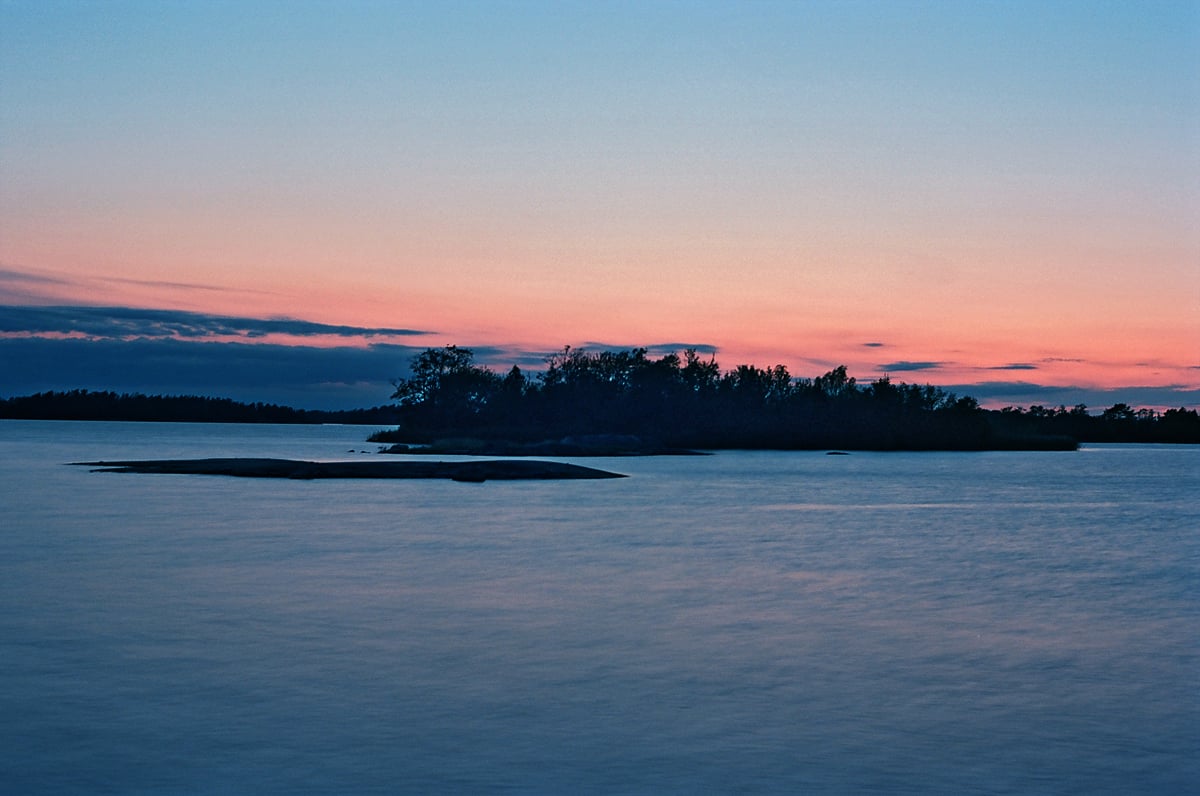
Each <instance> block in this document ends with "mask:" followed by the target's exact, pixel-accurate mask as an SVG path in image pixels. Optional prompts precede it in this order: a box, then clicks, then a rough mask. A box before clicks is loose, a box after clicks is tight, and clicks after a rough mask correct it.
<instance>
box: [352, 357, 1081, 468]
mask: <svg viewBox="0 0 1200 796" xmlns="http://www.w3.org/2000/svg"><path fill="white" fill-rule="evenodd" d="M411 369H412V375H411V376H410V377H409V378H407V379H402V380H397V381H396V382H394V384H395V387H396V391H395V393H394V394H393V396H392V397H393V399H395V400H397V401H398V406H399V411H400V413H401V420H400V424H399V428H398V429H396V431H394V432H387V433H384V434H381V435H376V437H375V438H374V439H376V440H378V441H396V442H413V443H421V442H433V441H435V440H439V439H445V438H447V437H476V438H480V439H505V440H516V441H533V440H545V439H556V438H563V437H581V436H589V435H628V436H635V437H638V438H640V439H643V440H645V441H646V442H647V444H649V445H653V446H655V447H659V446H665V447H678V448H709V449H714V448H756V449H772V448H774V449H820V448H858V449H873V450H930V449H937V450H983V449H996V448H1023V449H1044V448H1045V449H1073V448H1074V447H1076V442H1075V439H1074V438H1072V437H1070V436H1068V435H1059V434H1056V433H1052V432H1048V431H1046V430H1043V429H1041V428H1033V427H1028V428H1027V427H1017V426H1012V427H1004V426H1000V425H997V424H994V423H992V422H991V420H990V413H989V412H987V411H985V410H983V409H981V408H980V407H979V405H978V403H977V402H976V401H975V399H974V398H970V397H958V396H956V395H954V394H953V393H949V392H946V391H945V390H942V389H941V388H938V387H933V386H930V385H924V386H919V385H912V384H903V383H901V384H895V383H893V382H892V381H891V380H890V379H888V378H886V377H885V378H881V379H877V380H875V381H873V382H871V383H869V384H866V385H859V384H858V383H857V382H856V380H855V379H854V378H852V377H850V376H849V375H847V373H846V368H845V367H844V366H842V367H838V368H834V369H833V370H831V371H829V372H828V373H825V374H824V375H822V376H818V377H816V378H812V379H808V378H796V377H793V376H792V375H791V374H790V373H789V372H788V370H787V368H786V367H784V366H782V365H776V366H774V367H771V368H765V369H763V368H758V367H755V366H752V365H741V366H739V367H737V368H735V369H733V370H730V371H725V372H722V371H721V369H720V367H719V366H718V365H717V363H716V361H715V359H712V358H709V359H707V360H706V359H703V358H701V357H700V356H699V355H698V354H697V353H696V352H695V351H694V350H688V351H685V352H684V354H683V356H682V357H680V356H679V355H677V354H667V355H666V356H663V357H661V358H658V359H654V358H651V357H649V356H648V355H647V351H646V349H641V348H638V349H632V350H629V351H602V352H595V353H593V352H588V351H584V350H580V349H574V348H571V347H569V346H568V347H566V348H564V349H563V350H562V351H561V352H559V353H556V354H554V355H553V356H551V357H549V358H548V359H547V360H546V369H545V370H544V371H543V372H541V373H539V374H538V375H537V376H536V377H535V378H533V379H531V378H529V377H527V376H526V375H525V374H524V373H523V372H522V371H521V369H520V368H518V367H516V366H514V367H513V368H512V369H511V370H510V371H509V372H508V373H507V374H506V375H504V376H500V375H498V374H496V373H494V372H492V371H490V370H488V369H487V368H484V367H480V366H477V365H475V364H474V361H473V354H472V352H471V350H470V349H468V348H459V347H457V346H447V347H445V348H441V349H435V348H431V349H427V350H426V351H425V352H423V353H422V354H420V355H418V356H417V357H416V358H415V359H414V360H413V362H412V365H411Z"/></svg>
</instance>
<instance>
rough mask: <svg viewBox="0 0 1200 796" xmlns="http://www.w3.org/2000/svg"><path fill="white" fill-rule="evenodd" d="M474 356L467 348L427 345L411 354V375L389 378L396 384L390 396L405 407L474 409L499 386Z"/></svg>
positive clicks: (453, 409)
mask: <svg viewBox="0 0 1200 796" xmlns="http://www.w3.org/2000/svg"><path fill="white" fill-rule="evenodd" d="M474 358H475V352H473V351H472V350H471V349H469V348H459V347H458V346H454V345H448V346H446V347H445V348H427V349H425V350H424V351H422V352H421V353H420V354H418V355H417V356H416V357H414V358H413V361H412V364H411V365H410V366H409V368H410V369H411V370H412V374H413V375H412V377H411V378H409V379H405V380H403V381H394V382H392V384H393V385H394V386H395V388H396V391H395V392H394V393H392V398H394V399H396V400H398V401H399V402H400V405H401V406H405V407H423V408H425V409H427V410H433V411H439V410H440V411H442V412H448V413H453V414H461V413H462V412H463V410H466V411H467V412H468V413H471V414H474V413H477V412H478V411H479V410H480V409H481V408H482V407H483V406H484V405H485V404H486V403H487V402H488V399H489V398H490V397H491V396H492V395H493V394H494V393H495V391H496V390H497V388H498V387H499V385H500V378H499V377H498V376H497V375H496V374H495V373H492V372H491V371H490V370H488V369H487V368H483V367H479V366H477V365H475V364H474ZM518 373H519V371H518ZM510 375H511V374H510Z"/></svg>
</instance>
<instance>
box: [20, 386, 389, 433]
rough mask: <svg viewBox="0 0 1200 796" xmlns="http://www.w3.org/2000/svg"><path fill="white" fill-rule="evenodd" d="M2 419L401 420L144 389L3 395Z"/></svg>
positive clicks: (380, 413)
mask: <svg viewBox="0 0 1200 796" xmlns="http://www.w3.org/2000/svg"><path fill="white" fill-rule="evenodd" d="M0 418H6V419H10V420H136V421H161V422H188V423H346V424H364V425H368V424H369V425H391V424H394V423H397V422H399V421H400V415H399V413H398V411H397V410H396V408H395V407H391V406H381V407H376V408H374V409H356V410H351V411H337V412H327V411H321V410H311V409H292V408H291V407H288V406H278V405H276V404H267V403H240V402H238V401H234V400H231V399H229V398H208V397H204V396H199V395H142V394H140V393H135V394H130V393H115V392H106V391H99V392H92V391H89V390H70V391H66V392H40V393H36V394H34V395H28V396H23V397H18V398H8V399H0Z"/></svg>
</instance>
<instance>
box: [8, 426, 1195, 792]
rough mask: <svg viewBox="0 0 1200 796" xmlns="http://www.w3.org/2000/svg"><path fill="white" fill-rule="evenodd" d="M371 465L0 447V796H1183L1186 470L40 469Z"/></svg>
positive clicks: (150, 441)
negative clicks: (478, 477)
mask: <svg viewBox="0 0 1200 796" xmlns="http://www.w3.org/2000/svg"><path fill="white" fill-rule="evenodd" d="M370 430H371V429H364V428H358V427H331V426H325V427H294V426H293V427H286V426H207V425H189V424H122V423H91V424H88V423H42V422H19V421H0V522H2V530H0V717H2V718H3V721H2V722H0V791H2V792H4V793H14V794H18V793H20V794H39V793H121V794H126V793H128V794H163V793H169V794H176V793H178V794H242V793H246V794H251V793H253V794H262V793H266V794H271V793H279V794H294V793H345V794H356V793H363V794H366V793H449V792H464V793H488V792H514V793H733V792H737V793H798V792H813V793H914V794H915V793H1021V794H1027V793H1078V794H1085V793H1087V794H1090V793H1113V794H1116V793H1155V794H1161V793H1187V792H1193V793H1194V792H1196V787H1197V786H1196V783H1197V782H1200V763H1198V762H1197V761H1200V578H1198V576H1200V571H1198V570H1200V533H1198V530H1200V508H1198V507H1197V504H1198V503H1200V501H1197V500H1196V495H1198V494H1200V449H1197V448H1195V447H1155V446H1096V447H1089V448H1085V449H1084V450H1082V451H1079V452H1076V453H984V454H964V453H952V454H949V453H948V454H939V453H932V454H931V453H923V454H895V453H893V454H869V453H856V454H854V455H852V456H840V457H831V456H824V455H822V454H821V453H774V452H771V453H757V452H755V453H751V452H731V453H722V454H720V455H717V456H712V457H688V458H641V459H601V460H578V461H580V463H584V464H589V465H592V466H599V467H602V468H606V469H611V470H616V471H619V472H623V473H628V474H630V475H632V476H633V477H631V478H628V479H620V480H615V481H562V482H544V483H542V482H512V483H501V482H489V483H486V484H460V483H453V482H448V481H446V482H443V481H311V482H297V481H286V480H255V479H229V478H216V477H205V476H165V475H160V476H156V475H129V474H104V473H91V472H89V471H88V470H87V468H80V467H67V466H64V464H63V463H64V462H70V461H79V460H89V459H121V458H165V457H185V456H186V457H199V456H215V455H222V456H224V455H243V456H283V457H292V458H310V459H340V458H364V457H366V456H368V455H369V454H366V453H360V452H358V451H369V450H373V449H374V446H372V445H370V444H367V443H365V442H363V439H364V437H365V436H366V434H367V433H368V432H369V431H370Z"/></svg>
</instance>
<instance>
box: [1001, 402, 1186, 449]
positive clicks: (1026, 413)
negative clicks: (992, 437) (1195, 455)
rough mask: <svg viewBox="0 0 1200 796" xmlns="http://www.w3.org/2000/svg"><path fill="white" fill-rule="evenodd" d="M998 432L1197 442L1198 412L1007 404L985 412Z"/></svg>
mask: <svg viewBox="0 0 1200 796" xmlns="http://www.w3.org/2000/svg"><path fill="white" fill-rule="evenodd" d="M989 415H990V420H991V423H992V425H993V427H995V428H997V429H999V430H1000V431H1001V433H1006V434H1014V435H1026V434H1039V435H1046V434H1049V435H1059V436H1064V437H1071V438H1073V439H1076V440H1079V441H1080V442H1171V443H1192V444H1200V414H1198V413H1197V412H1196V410H1194V409H1185V408H1183V407H1180V408H1179V409H1168V410H1166V411H1165V412H1159V411H1156V410H1154V409H1134V408H1133V407H1131V406H1129V405H1128V404H1123V403H1119V404H1114V405H1113V406H1110V407H1109V408H1108V409H1105V410H1104V411H1103V412H1101V413H1100V414H1097V415H1093V414H1092V413H1091V412H1089V411H1088V408H1087V406H1085V405H1084V404H1077V405H1075V406H1074V407H1072V408H1070V409H1068V408H1067V407H1065V406H1059V407H1057V408H1055V407H1045V406H1037V405H1034V406H1031V407H1029V408H1028V409H1021V408H1019V407H1011V406H1010V407H1007V408H1005V409H1001V410H999V411H998V412H991V413H989Z"/></svg>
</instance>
